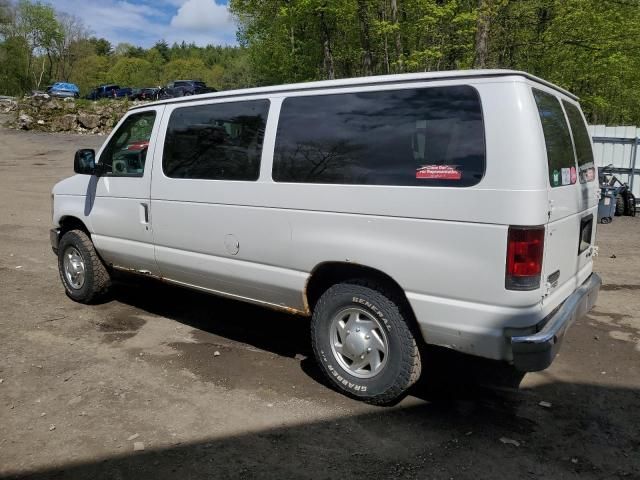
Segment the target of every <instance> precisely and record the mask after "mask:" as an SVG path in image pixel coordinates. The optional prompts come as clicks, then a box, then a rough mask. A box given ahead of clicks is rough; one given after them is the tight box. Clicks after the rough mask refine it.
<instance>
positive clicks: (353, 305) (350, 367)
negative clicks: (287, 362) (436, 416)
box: [311, 281, 421, 405]
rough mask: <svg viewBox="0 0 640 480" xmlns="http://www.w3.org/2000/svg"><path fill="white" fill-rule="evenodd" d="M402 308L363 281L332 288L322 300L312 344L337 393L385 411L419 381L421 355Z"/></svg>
mask: <svg viewBox="0 0 640 480" xmlns="http://www.w3.org/2000/svg"><path fill="white" fill-rule="evenodd" d="M401 305H402V302H400V301H398V300H397V299H396V298H395V296H394V295H392V294H391V293H390V292H387V291H385V289H384V288H382V287H380V286H378V285H375V284H372V283H370V282H367V281H352V282H348V283H340V284H337V285H334V286H332V287H331V288H329V289H328V290H327V291H326V292H325V293H324V294H323V295H322V296H321V297H320V299H319V300H318V303H317V304H316V307H315V309H314V312H313V317H312V320H311V340H312V344H313V350H314V354H315V356H316V359H317V361H318V363H319V364H320V368H321V369H322V371H323V373H324V374H325V375H326V377H327V378H328V379H329V381H330V382H331V383H332V384H333V385H334V386H335V387H336V388H337V389H338V390H340V391H341V392H343V393H346V394H347V395H349V396H351V397H355V398H358V399H361V400H364V401H366V402H368V403H372V404H376V405H388V404H393V403H395V402H397V401H398V400H400V399H402V398H403V397H404V395H405V394H406V392H407V390H408V389H409V387H411V385H413V384H414V383H415V382H416V381H417V380H418V378H419V376H420V370H421V362H420V353H419V350H418V345H417V342H416V339H415V337H414V335H413V333H412V332H411V329H410V328H409V324H408V323H407V321H406V315H407V314H406V313H405V312H404V311H403V310H404V309H403V308H402V306H401Z"/></svg>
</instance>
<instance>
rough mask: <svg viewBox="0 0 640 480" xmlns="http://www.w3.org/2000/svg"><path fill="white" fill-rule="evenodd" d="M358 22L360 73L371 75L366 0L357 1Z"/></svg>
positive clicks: (371, 61) (371, 56) (371, 58)
mask: <svg viewBox="0 0 640 480" xmlns="http://www.w3.org/2000/svg"><path fill="white" fill-rule="evenodd" d="M358 20H359V21H360V45H361V46H362V73H363V74H364V75H371V74H372V73H373V72H372V64H373V55H372V53H371V37H370V34H369V13H368V12H367V2H366V0H358Z"/></svg>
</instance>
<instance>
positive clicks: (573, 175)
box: [533, 88, 577, 187]
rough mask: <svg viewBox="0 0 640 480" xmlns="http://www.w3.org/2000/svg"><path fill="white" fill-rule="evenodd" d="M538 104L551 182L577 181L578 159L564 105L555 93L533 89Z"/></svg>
mask: <svg viewBox="0 0 640 480" xmlns="http://www.w3.org/2000/svg"><path fill="white" fill-rule="evenodd" d="M533 96H534V97H535V100H536V105H537V106H538V113H539V114H540V122H541V123H542V131H543V133H544V143H545V145H546V146H547V161H548V162H549V183H550V184H551V186H552V187H561V186H563V185H571V184H573V183H576V179H577V172H576V160H575V157H574V154H573V145H572V144H571V134H570V133H569V126H568V125H567V119H566V117H565V116H564V111H563V110H562V105H560V101H559V100H558V98H557V97H556V96H555V95H551V94H549V93H546V92H543V91H541V90H537V89H535V88H534V89H533Z"/></svg>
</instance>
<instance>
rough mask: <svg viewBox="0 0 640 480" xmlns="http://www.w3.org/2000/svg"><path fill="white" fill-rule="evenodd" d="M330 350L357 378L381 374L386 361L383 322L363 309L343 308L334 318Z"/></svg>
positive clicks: (385, 337)
mask: <svg viewBox="0 0 640 480" xmlns="http://www.w3.org/2000/svg"><path fill="white" fill-rule="evenodd" d="M330 328H331V330H330V335H331V351H332V352H333V356H334V357H335V359H336V360H337V361H338V363H339V364H340V366H341V367H342V368H344V369H345V370H346V371H347V372H349V374H351V375H353V376H354V377H358V378H371V377H375V376H376V375H378V374H379V373H380V372H381V371H382V369H383V368H384V366H385V365H386V363H387V357H388V355H389V341H388V340H387V334H386V332H385V327H384V325H383V324H382V323H381V322H380V321H379V320H378V319H376V318H375V317H374V316H373V315H371V314H370V313H369V312H367V311H365V310H362V309H360V308H356V307H353V308H347V309H345V310H342V311H340V313H338V314H337V315H336V316H335V317H334V318H333V320H332V321H331V327H330Z"/></svg>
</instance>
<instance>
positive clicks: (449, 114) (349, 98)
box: [273, 86, 485, 187]
mask: <svg viewBox="0 0 640 480" xmlns="http://www.w3.org/2000/svg"><path fill="white" fill-rule="evenodd" d="M273 168H274V169H273V178H274V180H276V181H281V182H299V183H300V182H302V183H342V184H360V185H415V186H433V185H437V186H443V185H444V186H447V185H450V186H459V187H464V186H469V185H475V184H476V183H478V182H479V181H480V179H481V178H482V176H483V174H484V169H485V153H484V127H483V122H482V108H481V105H480V99H479V96H478V93H477V92H476V90H475V89H473V88H471V87H469V86H455V87H444V88H422V89H412V90H393V91H381V92H359V93H345V94H335V95H321V96H320V95H318V96H307V97H292V98H287V99H286V100H285V101H284V103H283V106H282V110H281V113H280V120H279V123H278V132H277V138H276V147H275V154H274V167H273Z"/></svg>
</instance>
